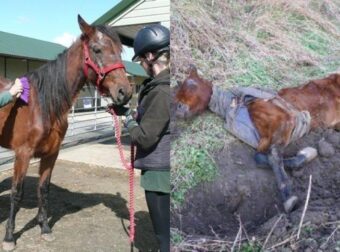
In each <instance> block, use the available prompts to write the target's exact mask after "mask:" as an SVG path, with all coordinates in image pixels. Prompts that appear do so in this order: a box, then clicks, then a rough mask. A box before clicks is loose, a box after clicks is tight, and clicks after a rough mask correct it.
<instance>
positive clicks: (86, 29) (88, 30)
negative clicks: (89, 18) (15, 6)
mask: <svg viewBox="0 0 340 252" xmlns="http://www.w3.org/2000/svg"><path fill="white" fill-rule="evenodd" d="M78 24H79V27H80V30H81V31H82V33H83V35H85V36H87V37H90V36H91V35H92V34H93V33H94V28H93V27H92V26H91V25H89V24H88V23H86V21H85V20H84V19H83V18H82V17H81V16H80V15H79V14H78Z"/></svg>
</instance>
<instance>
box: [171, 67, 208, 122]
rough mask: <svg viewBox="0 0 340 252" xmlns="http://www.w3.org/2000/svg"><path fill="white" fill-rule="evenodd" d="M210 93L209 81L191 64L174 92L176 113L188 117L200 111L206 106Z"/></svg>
mask: <svg viewBox="0 0 340 252" xmlns="http://www.w3.org/2000/svg"><path fill="white" fill-rule="evenodd" d="M211 94H212V84H211V82H210V81H208V80H205V79H203V78H201V77H200V76H199V75H198V74H197V69H196V67H195V66H193V65H191V66H190V68H189V76H188V77H187V78H186V79H185V80H184V81H183V83H179V87H178V90H177V92H176V98H175V102H176V104H177V108H176V115H177V116H178V117H180V118H190V117H192V116H195V115H198V114H200V113H202V112H203V111H205V110H206V109H207V108H208V105H209V101H210V97H211Z"/></svg>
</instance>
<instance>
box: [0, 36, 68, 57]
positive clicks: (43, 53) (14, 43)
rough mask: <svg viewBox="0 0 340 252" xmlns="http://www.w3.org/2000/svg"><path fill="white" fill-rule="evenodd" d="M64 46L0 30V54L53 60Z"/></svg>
mask: <svg viewBox="0 0 340 252" xmlns="http://www.w3.org/2000/svg"><path fill="white" fill-rule="evenodd" d="M65 49H66V47H64V46H62V45H59V44H56V43H51V42H47V41H42V40H39V39H33V38H28V37H24V36H20V35H16V34H12V33H7V32H1V31H0V54H2V55H9V56H17V57H22V58H31V59H40V60H53V59H55V58H56V56H57V55H58V54H59V53H61V52H63V51H64V50H65Z"/></svg>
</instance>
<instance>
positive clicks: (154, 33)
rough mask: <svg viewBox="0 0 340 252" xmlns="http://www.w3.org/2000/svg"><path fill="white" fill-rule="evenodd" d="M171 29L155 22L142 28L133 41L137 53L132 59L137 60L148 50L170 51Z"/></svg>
mask: <svg viewBox="0 0 340 252" xmlns="http://www.w3.org/2000/svg"><path fill="white" fill-rule="evenodd" d="M169 45H170V31H169V29H168V28H166V27H164V26H162V25H160V24H153V25H149V26H146V27H144V28H142V29H141V30H140V31H139V32H138V33H137V36H136V38H135V40H134V42H133V49H134V51H135V55H134V56H133V57H132V61H137V60H138V57H139V56H141V55H143V54H145V53H147V52H160V51H165V50H167V51H169Z"/></svg>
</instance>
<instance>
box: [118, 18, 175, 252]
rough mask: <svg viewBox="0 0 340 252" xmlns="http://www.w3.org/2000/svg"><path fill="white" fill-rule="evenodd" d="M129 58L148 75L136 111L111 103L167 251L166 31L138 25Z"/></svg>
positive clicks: (168, 171) (168, 230) (168, 90)
mask: <svg viewBox="0 0 340 252" xmlns="http://www.w3.org/2000/svg"><path fill="white" fill-rule="evenodd" d="M133 47H134V52H135V55H134V56H133V58H132V60H133V61H135V62H140V64H141V66H142V67H143V68H144V69H145V71H146V73H147V74H148V75H149V76H150V78H148V79H146V80H145V81H144V82H143V83H142V86H141V90H140V93H139V97H138V107H137V115H136V116H135V117H134V116H133V115H132V111H131V109H129V108H127V107H121V106H113V109H114V110H115V112H116V114H117V115H125V116H126V120H125V126H126V127H127V129H128V131H129V133H130V136H131V141H132V142H133V143H134V144H136V148H137V151H136V157H135V160H134V166H135V168H137V169H141V186H142V187H143V188H144V190H145V197H146V202H147V205H148V209H149V213H150V217H151V220H152V224H153V228H154V231H155V234H156V237H157V240H158V242H159V245H160V251H161V252H167V251H170V130H169V124H170V31H169V29H168V28H166V27H164V26H162V25H160V24H154V25H149V26H146V27H144V28H142V29H141V30H140V31H139V32H138V33H137V35H136V38H135V40H134V44H133Z"/></svg>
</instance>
